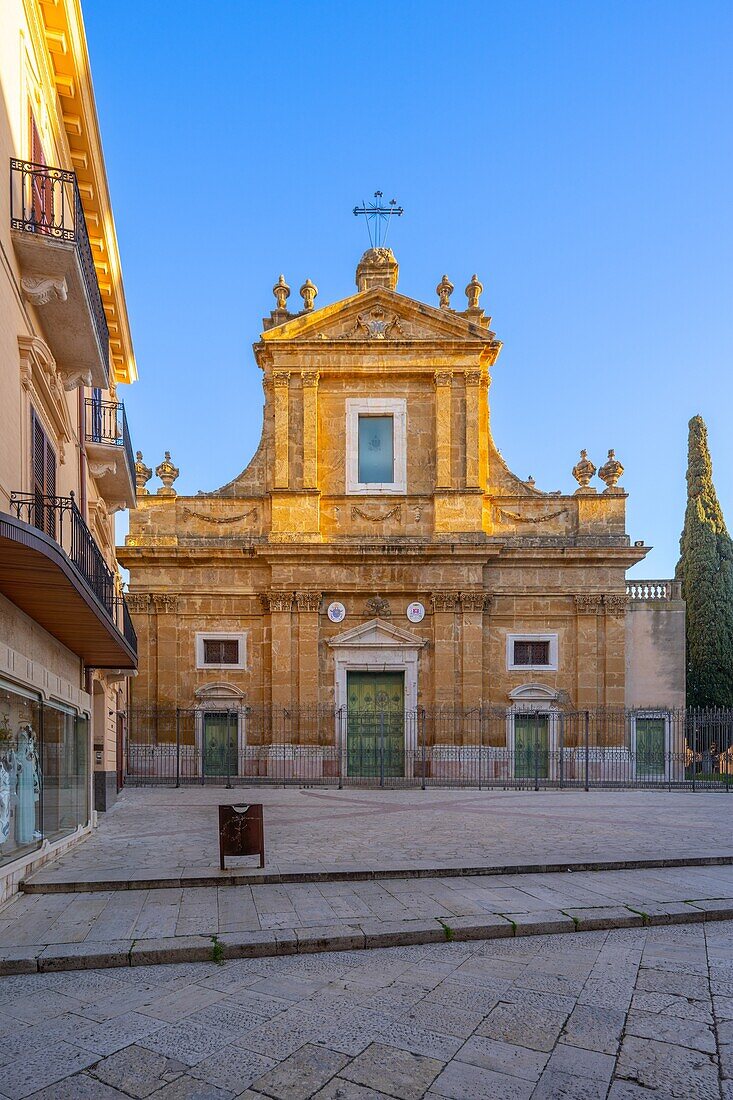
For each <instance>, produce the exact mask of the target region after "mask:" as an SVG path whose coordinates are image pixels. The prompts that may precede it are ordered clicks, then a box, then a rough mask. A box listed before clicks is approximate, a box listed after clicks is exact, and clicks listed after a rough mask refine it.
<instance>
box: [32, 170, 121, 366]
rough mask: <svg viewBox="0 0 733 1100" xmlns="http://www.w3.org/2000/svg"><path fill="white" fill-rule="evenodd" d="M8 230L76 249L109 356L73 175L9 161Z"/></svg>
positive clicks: (101, 341)
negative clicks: (68, 245)
mask: <svg viewBox="0 0 733 1100" xmlns="http://www.w3.org/2000/svg"><path fill="white" fill-rule="evenodd" d="M10 227H11V229H15V230H18V231H20V232H22V233H33V234H35V235H37V236H40V237H44V236H45V237H48V239H49V240H50V241H54V240H55V241H64V242H67V243H69V244H74V245H75V246H76V250H77V255H78V257H79V265H80V267H81V270H82V273H83V279H84V284H85V287H86V292H87V298H88V301H89V307H90V309H91V313H92V316H93V318H94V326H95V329H96V334H97V340H98V341H99V346H100V351H101V353H102V356H103V358H105V359H106V357H107V355H108V352H109V327H108V325H107V318H106V316H105V312H104V306H103V305H102V295H101V294H100V291H99V283H98V281H97V272H96V269H95V267H94V259H93V257H92V246H91V244H90V243H89V234H88V232H87V224H86V221H85V219H84V208H83V206H82V202H81V196H80V194H79V186H78V184H77V181H76V173H75V172H70V171H68V170H67V169H65V168H52V167H50V166H49V165H47V164H34V163H32V162H31V161H26V160H17V159H16V158H15V157H13V158H11V161H10Z"/></svg>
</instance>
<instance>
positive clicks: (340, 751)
mask: <svg viewBox="0 0 733 1100" xmlns="http://www.w3.org/2000/svg"><path fill="white" fill-rule="evenodd" d="M343 716H344V708H343V707H339V708H338V710H337V711H336V729H337V731H338V735H337V737H336V759H337V760H338V769H339V790H340V791H342V790H343V789H344V767H343V760H344V736H345V732H344V721H343Z"/></svg>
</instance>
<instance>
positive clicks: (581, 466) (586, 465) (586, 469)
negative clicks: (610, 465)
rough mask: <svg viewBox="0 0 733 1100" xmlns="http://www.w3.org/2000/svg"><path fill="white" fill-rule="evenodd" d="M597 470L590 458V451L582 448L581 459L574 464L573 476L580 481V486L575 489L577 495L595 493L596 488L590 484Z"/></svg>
mask: <svg viewBox="0 0 733 1100" xmlns="http://www.w3.org/2000/svg"><path fill="white" fill-rule="evenodd" d="M595 472H596V468H595V466H594V465H593V463H592V462H591V460H590V459H589V458H588V452H587V451H586V450H582V451H581V452H580V460H579V461H578V462H576V463H575V465H574V466H573V477H574V478H575V480H576V481H577V483H578V488H577V489H576V490H575V493H576V496H577V495H578V494H580V493H595V489H593V488H592V487H591V485H590V484H589V483H590V479H591V478H592V477H593V475H594V474H595Z"/></svg>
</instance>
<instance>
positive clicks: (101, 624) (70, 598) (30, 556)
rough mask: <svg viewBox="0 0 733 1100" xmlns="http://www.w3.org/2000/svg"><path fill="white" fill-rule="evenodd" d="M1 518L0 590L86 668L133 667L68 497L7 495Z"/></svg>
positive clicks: (112, 597)
mask: <svg viewBox="0 0 733 1100" xmlns="http://www.w3.org/2000/svg"><path fill="white" fill-rule="evenodd" d="M11 508H12V510H13V512H14V513H15V515H14V516H12V515H2V514H0V591H1V592H2V593H3V594H4V595H5V596H7V597H8V599H9V600H11V601H12V602H13V603H14V604H15V605H16V607H19V608H20V609H21V611H24V612H25V613H26V614H27V615H29V616H30V617H31V618H32V619H34V620H35V621H36V622H37V623H39V624H40V626H42V627H43V628H44V629H45V630H47V631H48V632H49V634H52V635H53V636H54V637H55V638H58V640H59V641H60V642H62V643H63V645H65V646H66V647H67V648H68V649H70V650H71V651H72V653H75V654H77V656H79V657H81V658H82V660H83V661H84V662H85V664H87V665H89V666H90V667H92V668H120V669H134V668H136V667H137V639H136V637H135V631H134V628H133V626H132V621H131V619H130V615H129V611H128V609H127V605H126V603H125V600H124V597H122V596H119V595H118V594H117V592H116V587H115V576H114V573H113V572H112V570H111V569H110V567H109V566H108V565H107V562H106V561H105V560H104V556H103V555H102V552H101V550H100V549H99V547H98V546H97V543H96V541H95V539H94V536H93V535H92V533H91V531H90V530H89V528H88V527H87V525H86V523H85V522H84V518H83V516H82V514H81V512H80V511H79V509H78V507H77V505H76V501H75V500H74V496H73V494H72V495H70V496H68V497H50V496H43V495H42V494H35V493H12V494H11Z"/></svg>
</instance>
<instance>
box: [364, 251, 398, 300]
mask: <svg viewBox="0 0 733 1100" xmlns="http://www.w3.org/2000/svg"><path fill="white" fill-rule="evenodd" d="M399 274H400V267H399V264H398V263H397V260H396V259H395V256H394V252H393V251H392V249H391V248H368V249H367V250H366V252H365V253H364V255H363V256H362V258H361V259H360V260H359V263H358V264H357V267H356V289H357V290H358V291H359V293H362V291H364V290H371V288H372V287H373V286H383V287H386V288H387V290H396V289H397V279H398V278H399Z"/></svg>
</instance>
